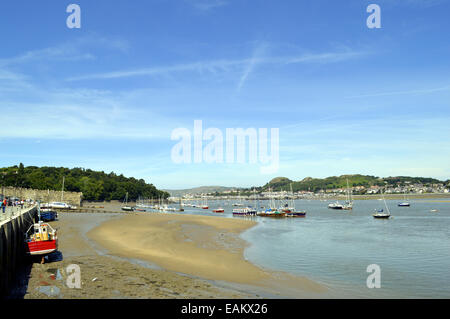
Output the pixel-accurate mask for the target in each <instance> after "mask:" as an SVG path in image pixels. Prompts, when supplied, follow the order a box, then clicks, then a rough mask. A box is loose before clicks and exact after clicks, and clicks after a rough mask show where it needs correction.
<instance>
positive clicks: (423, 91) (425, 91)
mask: <svg viewBox="0 0 450 319" xmlns="http://www.w3.org/2000/svg"><path fill="white" fill-rule="evenodd" d="M449 90H450V85H449V86H444V87H438V88H430V89H418V90H408V91H391V92H379V93H372V94H362V95H354V96H349V97H347V98H349V99H355V98H366V97H379V96H393V95H416V94H431V93H436V92H443V91H449Z"/></svg>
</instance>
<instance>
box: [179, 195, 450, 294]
mask: <svg viewBox="0 0 450 319" xmlns="http://www.w3.org/2000/svg"><path fill="white" fill-rule="evenodd" d="M398 202H399V201H396V200H395V201H387V205H388V206H389V209H390V210H391V214H392V218H391V219H389V220H377V219H374V218H373V217H372V213H373V212H374V210H375V209H379V208H384V203H383V202H382V201H377V200H370V201H356V202H355V204H354V209H353V211H339V210H331V209H328V208H327V205H328V203H329V202H324V201H307V200H299V201H296V207H297V209H302V210H306V211H307V216H306V218H293V219H290V218H285V219H271V218H260V217H253V219H254V220H256V221H258V225H257V226H256V227H253V228H252V229H250V230H248V231H246V232H245V233H244V234H243V235H242V237H243V238H244V239H246V240H247V241H248V242H250V243H251V245H250V247H249V248H247V249H246V251H245V257H246V258H247V259H248V260H250V261H251V262H253V263H255V264H257V265H259V266H261V267H264V268H268V269H273V270H281V271H286V272H290V273H293V274H297V275H303V276H307V277H309V278H311V279H315V280H317V281H319V282H321V283H323V284H325V285H327V286H329V287H330V289H331V290H332V291H335V292H336V293H338V294H339V296H340V297H363V298H366V297H367V298H450V202H439V201H437V200H436V201H433V200H430V201H419V200H416V201H414V200H411V201H410V203H411V207H397V204H398ZM249 204H250V205H252V204H253V203H249ZM260 204H261V205H267V202H261V203H260ZM219 205H220V206H222V207H223V208H225V209H226V213H225V214H221V215H225V216H226V217H230V218H233V216H232V213H231V212H232V208H233V207H231V206H230V204H227V203H225V202H209V206H210V210H209V211H211V209H214V208H216V207H218V206H219ZM431 209H437V210H438V212H430V210H431ZM186 212H187V213H195V214H201V215H217V214H213V213H209V212H207V211H203V212H202V211H201V210H198V209H195V208H187V209H186ZM234 218H242V217H234ZM371 264H377V265H379V266H380V268H381V288H380V289H368V288H367V286H366V279H367V276H368V275H369V273H367V272H366V269H367V266H368V265H371Z"/></svg>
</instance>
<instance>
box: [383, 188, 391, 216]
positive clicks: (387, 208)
mask: <svg viewBox="0 0 450 319" xmlns="http://www.w3.org/2000/svg"><path fill="white" fill-rule="evenodd" d="M381 196H382V197H383V201H384V206H385V207H386V210H387V212H388V214H389V215H390V214H391V212H390V211H389V207H388V206H387V204H386V199H385V198H384V195H383V190H381Z"/></svg>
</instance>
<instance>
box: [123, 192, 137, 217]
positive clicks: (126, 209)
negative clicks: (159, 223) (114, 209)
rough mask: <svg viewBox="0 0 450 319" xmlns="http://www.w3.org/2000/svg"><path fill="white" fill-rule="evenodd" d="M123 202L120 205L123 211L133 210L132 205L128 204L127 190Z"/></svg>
mask: <svg viewBox="0 0 450 319" xmlns="http://www.w3.org/2000/svg"><path fill="white" fill-rule="evenodd" d="M123 204H124V205H122V210H123V211H127V212H131V211H133V210H134V208H133V207H131V206H128V192H127V194H126V195H125V200H124V202H123Z"/></svg>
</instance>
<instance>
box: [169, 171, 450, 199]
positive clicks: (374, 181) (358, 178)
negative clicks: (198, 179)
mask: <svg viewBox="0 0 450 319" xmlns="http://www.w3.org/2000/svg"><path fill="white" fill-rule="evenodd" d="M347 180H348V183H349V186H350V187H357V186H364V187H366V188H368V187H371V186H385V185H388V186H392V185H399V184H400V185H406V184H408V183H409V184H439V183H443V184H448V183H449V182H450V180H447V181H440V180H438V179H435V178H429V177H409V176H396V177H377V176H371V175H361V174H353V175H341V176H330V177H326V178H313V177H305V178H304V179H302V180H300V181H293V180H291V179H289V178H287V177H276V178H273V179H272V180H271V181H270V182H268V183H267V184H265V185H264V186H261V187H256V188H255V190H256V191H257V192H264V191H268V190H269V188H270V189H271V190H272V191H275V192H276V191H281V190H284V191H290V188H291V185H292V190H293V191H294V192H298V191H311V192H317V191H320V190H327V189H337V188H345V187H347ZM231 190H236V191H237V190H241V194H245V193H246V192H252V190H253V189H252V188H245V187H224V186H202V187H195V188H190V189H180V190H168V189H165V190H164V191H166V192H168V193H169V194H170V195H171V196H181V195H185V194H202V193H203V194H207V193H215V192H217V193H223V192H224V191H231Z"/></svg>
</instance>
